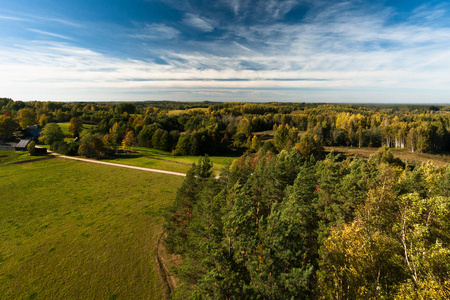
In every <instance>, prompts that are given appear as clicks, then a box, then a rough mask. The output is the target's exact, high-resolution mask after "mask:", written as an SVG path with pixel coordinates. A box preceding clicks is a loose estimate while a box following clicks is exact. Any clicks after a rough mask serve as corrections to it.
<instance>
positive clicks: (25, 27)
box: [0, 0, 450, 103]
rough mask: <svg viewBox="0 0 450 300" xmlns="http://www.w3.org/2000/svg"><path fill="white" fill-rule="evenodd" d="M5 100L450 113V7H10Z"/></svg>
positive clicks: (199, 1) (315, 0)
mask: <svg viewBox="0 0 450 300" xmlns="http://www.w3.org/2000/svg"><path fill="white" fill-rule="evenodd" d="M0 97H9V98H12V99H14V100H24V101H28V100H40V101H139V100H177V101H206V100H207V101H227V102H228V101H254V102H269V101H270V102H272V101H281V102H328V103H334V102H341V103H342V102H344V103H450V1H431V2H427V1H417V0H409V1H401V0H399V1H394V0H378V1H377V0H356V1H352V0H349V1H340V0H333V1H328V0H280V1H275V0H252V1H250V0H217V1H206V0H184V1H178V0H64V1H61V0H58V1H55V0H40V1H35V0H3V1H1V5H0Z"/></svg>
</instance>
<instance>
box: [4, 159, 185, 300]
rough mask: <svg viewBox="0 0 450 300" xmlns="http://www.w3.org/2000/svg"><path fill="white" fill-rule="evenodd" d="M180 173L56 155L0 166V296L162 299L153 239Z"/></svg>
mask: <svg viewBox="0 0 450 300" xmlns="http://www.w3.org/2000/svg"><path fill="white" fill-rule="evenodd" d="M182 180H183V178H180V177H176V176H170V175H163V174H154V173H148V172H140V171H136V170H128V169H121V168H116V167H109V166H104V165H95V164H88V163H82V162H78V161H69V160H64V159H58V158H55V159H51V160H45V161H39V162H30V163H26V164H21V165H8V166H5V165H3V166H0V236H1V239H2V242H1V243H0V295H1V296H0V298H1V299H161V298H162V296H163V291H162V285H161V282H160V278H159V276H158V274H157V271H156V269H155V249H156V248H155V247H156V244H157V239H158V236H159V234H160V233H161V231H162V222H163V221H162V216H161V215H162V213H163V210H164V208H165V207H166V206H167V205H168V204H169V203H170V202H171V201H172V200H173V199H174V197H175V192H176V189H177V188H178V187H179V186H180V184H181V182H182Z"/></svg>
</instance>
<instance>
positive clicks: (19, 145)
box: [16, 140, 30, 148]
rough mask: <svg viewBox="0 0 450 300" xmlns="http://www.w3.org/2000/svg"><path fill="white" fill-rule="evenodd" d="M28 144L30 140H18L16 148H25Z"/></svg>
mask: <svg viewBox="0 0 450 300" xmlns="http://www.w3.org/2000/svg"><path fill="white" fill-rule="evenodd" d="M29 142H30V140H20V141H19V142H18V143H17V145H16V148H26V147H27V146H28V143H29Z"/></svg>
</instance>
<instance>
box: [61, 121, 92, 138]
mask: <svg viewBox="0 0 450 300" xmlns="http://www.w3.org/2000/svg"><path fill="white" fill-rule="evenodd" d="M56 124H58V125H59V127H61V129H62V132H63V133H64V135H65V136H67V137H71V136H72V135H71V134H70V133H69V125H70V122H63V123H56ZM92 127H94V125H91V124H83V130H82V131H81V134H80V135H83V134H85V133H86V132H87V131H88V130H89V129H91V128H92Z"/></svg>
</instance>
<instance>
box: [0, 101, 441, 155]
mask: <svg viewBox="0 0 450 300" xmlns="http://www.w3.org/2000/svg"><path fill="white" fill-rule="evenodd" d="M449 111H450V107H448V106H432V105H431V106H430V105H338V104H335V105H331V104H314V103H211V102H197V103H195V102H170V101H157V102H151V101H147V102H135V103H114V102H92V103H90V102H74V103H63V102H39V101H32V102H22V101H14V100H12V99H7V98H1V99H0V140H3V141H10V140H14V138H15V136H14V132H16V131H17V130H19V129H25V128H27V127H28V126H31V125H38V126H40V127H42V128H44V127H45V126H47V125H48V126H50V125H49V124H54V123H64V122H70V123H73V122H78V123H81V124H84V125H89V130H83V131H82V132H83V135H86V137H84V136H80V135H81V131H80V132H75V133H73V132H71V137H73V138H75V137H77V138H78V141H76V142H70V143H67V142H66V145H63V144H62V142H63V141H62V140H61V139H60V140H59V141H58V143H59V144H58V145H59V146H55V149H59V148H61V149H66V150H67V149H69V148H71V149H72V148H73V149H75V148H76V145H78V147H79V146H81V145H82V144H83V145H84V146H83V149H84V150H86V151H81V152H82V153H85V154H88V155H89V156H99V157H101V156H105V155H111V154H114V153H115V151H116V150H117V149H118V148H119V147H121V146H123V147H124V148H130V147H133V146H140V147H149V148H155V149H160V150H163V151H168V152H172V153H173V154H174V155H204V154H209V155H217V154H225V155H227V154H230V153H234V154H242V153H244V152H245V151H247V150H250V151H254V152H256V151H258V150H259V149H260V148H264V149H266V150H267V149H271V150H272V151H274V152H276V153H277V152H280V151H282V150H283V149H290V148H292V147H294V146H295V145H296V144H298V143H299V142H301V140H302V138H303V137H304V136H306V137H307V139H306V140H308V141H309V144H314V145H316V146H317V147H319V148H320V147H321V146H350V147H380V146H382V145H386V146H388V147H397V148H405V149H407V150H409V151H412V152H447V151H448V150H449V149H450V139H449V133H448V128H449V127H450V117H449V116H450V115H449ZM51 126H52V127H54V125H51ZM71 126H72V125H71ZM50 132H51V130H50ZM82 139H84V141H81V140H82ZM50 140H53V139H50ZM304 140H305V139H304ZM71 143H72V144H71ZM69 144H71V145H69ZM304 144H305V141H304ZM73 149H72V150H73ZM64 151H65V150H64ZM69 152H70V153H75V154H77V153H78V151H69Z"/></svg>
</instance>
